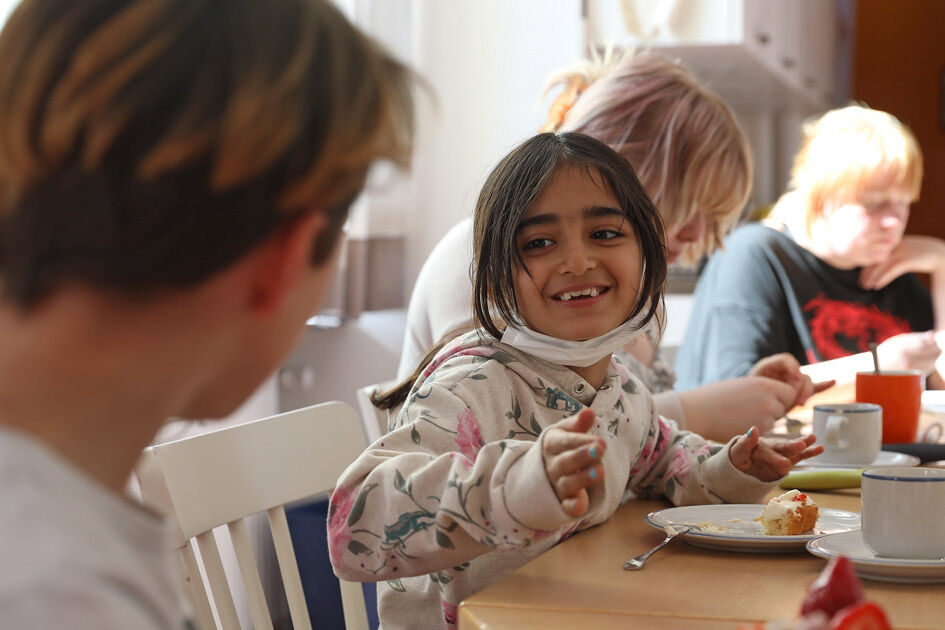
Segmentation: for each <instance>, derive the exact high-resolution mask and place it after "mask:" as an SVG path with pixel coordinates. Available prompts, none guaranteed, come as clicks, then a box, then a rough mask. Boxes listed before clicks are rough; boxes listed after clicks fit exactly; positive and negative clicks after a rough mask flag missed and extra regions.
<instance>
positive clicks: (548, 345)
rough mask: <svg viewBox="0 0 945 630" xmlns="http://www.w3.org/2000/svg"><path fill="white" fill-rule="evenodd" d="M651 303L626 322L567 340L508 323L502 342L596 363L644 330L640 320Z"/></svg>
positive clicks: (561, 359) (544, 355) (565, 360)
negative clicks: (595, 334)
mask: <svg viewBox="0 0 945 630" xmlns="http://www.w3.org/2000/svg"><path fill="white" fill-rule="evenodd" d="M648 310H649V309H648V307H646V308H644V309H643V310H641V311H640V313H638V314H637V315H636V317H634V318H633V319H631V320H630V321H627V322H624V323H623V324H621V325H620V326H618V327H617V328H614V329H613V330H611V331H610V332H609V333H606V334H603V335H601V336H600V337H594V338H593V339H587V340H585V341H568V340H567V339H558V338H556V337H549V336H548V335H545V334H542V333H540V332H536V331H534V330H532V329H531V328H529V327H528V326H525V325H524V324H523V325H520V326H513V325H511V324H510V325H509V326H508V327H507V328H506V329H505V332H504V333H503V334H502V343H505V344H508V345H510V346H512V347H513V348H517V349H519V350H521V351H522V352H527V353H528V354H530V355H532V356H533V357H537V358H539V359H543V360H545V361H549V362H551V363H557V364H559V365H568V366H574V367H587V366H589V365H594V364H595V363H597V362H598V361H600V360H601V359H603V358H604V357H606V356H607V355H610V354H613V353H614V351H615V350H617V349H618V348H622V347H623V346H625V345H626V344H627V343H629V342H631V341H633V340H634V339H636V338H637V337H638V336H640V335H641V334H642V333H643V330H644V329H641V328H640V321H641V320H642V319H643V318H644V317H645V316H646V313H647V311H648Z"/></svg>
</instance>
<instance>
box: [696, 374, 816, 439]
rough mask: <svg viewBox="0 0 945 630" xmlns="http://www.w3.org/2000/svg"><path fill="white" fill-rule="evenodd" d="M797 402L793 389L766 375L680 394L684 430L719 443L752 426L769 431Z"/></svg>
mask: <svg viewBox="0 0 945 630" xmlns="http://www.w3.org/2000/svg"><path fill="white" fill-rule="evenodd" d="M808 380H809V379H808ZM796 399H797V391H796V390H795V389H794V387H792V386H791V385H788V384H787V383H783V382H781V381H779V380H777V379H773V378H768V377H767V376H743V377H741V378H732V379H727V380H724V381H718V382H715V383H709V384H708V385H703V386H702V387H697V388H695V389H690V390H686V391H682V392H679V400H680V403H681V404H682V408H683V413H684V414H685V418H686V428H688V429H689V430H691V431H694V432H695V433H699V434H700V435H702V436H703V437H706V438H708V439H710V440H716V441H719V442H727V441H728V440H729V438H731V437H732V436H733V435H738V434H739V433H744V432H745V431H747V430H748V428H749V427H750V426H752V425H757V426H758V428H760V429H761V431H762V432H767V431H770V430H771V428H772V427H773V426H774V423H775V422H776V421H777V420H778V418H780V417H781V416H783V415H784V414H785V413H786V412H787V410H788V409H790V408H791V407H793V406H794V401H795V400H796Z"/></svg>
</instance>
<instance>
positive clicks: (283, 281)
mask: <svg viewBox="0 0 945 630" xmlns="http://www.w3.org/2000/svg"><path fill="white" fill-rule="evenodd" d="M326 224H327V219H326V217H325V213H324V212H319V211H315V212H306V213H305V214H303V215H300V216H298V217H295V218H293V219H290V220H288V221H286V222H285V224H284V225H282V226H280V227H279V228H277V229H276V231H275V232H273V233H272V234H271V235H270V236H269V238H267V239H266V241H265V242H264V243H263V244H262V246H261V247H260V250H259V251H258V252H257V256H258V260H257V261H256V264H255V265H254V273H253V276H252V286H251V288H250V294H249V306H250V308H251V309H252V311H253V313H254V314H256V315H258V316H262V317H265V316H268V315H270V314H272V313H273V312H274V311H276V310H278V308H279V306H280V305H281V304H282V302H283V301H284V300H285V298H286V296H287V295H288V293H289V292H290V291H291V289H292V288H293V287H294V286H295V285H296V284H297V283H298V282H299V281H300V279H301V278H302V277H303V276H304V274H305V273H306V272H307V271H308V270H309V269H310V267H311V266H312V263H311V260H312V245H313V244H314V242H315V239H316V236H317V235H318V233H319V232H320V231H321V230H323V229H324V228H325V226H326Z"/></svg>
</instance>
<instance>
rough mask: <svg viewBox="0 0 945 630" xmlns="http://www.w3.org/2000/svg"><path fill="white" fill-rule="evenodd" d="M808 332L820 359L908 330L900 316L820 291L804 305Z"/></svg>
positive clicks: (866, 346)
mask: <svg viewBox="0 0 945 630" xmlns="http://www.w3.org/2000/svg"><path fill="white" fill-rule="evenodd" d="M804 312H805V313H806V314H807V316H808V325H809V326H810V335H811V338H812V339H813V341H814V345H815V346H817V350H818V352H820V357H821V360H823V361H829V360H830V359H839V358H841V357H846V356H849V355H851V354H856V353H858V352H866V351H867V350H869V344H870V342H876V343H882V342H883V341H885V340H886V339H889V338H890V337H892V336H894V335H898V334H900V333H907V332H912V329H911V328H910V327H909V323H908V322H906V320H904V319H902V318H901V317H896V316H895V315H891V314H890V313H886V312H883V311H881V310H879V309H878V308H877V307H876V306H867V305H865V304H857V303H855V302H843V301H840V300H831V299H830V298H828V297H827V296H825V295H824V294H823V293H818V294H817V297H815V298H813V299H812V300H810V301H809V302H808V303H807V304H805V305H804Z"/></svg>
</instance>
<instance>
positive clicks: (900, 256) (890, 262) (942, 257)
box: [860, 234, 945, 290]
mask: <svg viewBox="0 0 945 630" xmlns="http://www.w3.org/2000/svg"><path fill="white" fill-rule="evenodd" d="M940 272H945V241H943V240H942V239H940V238H936V237H934V236H918V235H912V234H910V235H907V236H903V237H902V240H901V241H900V242H899V244H898V245H897V246H896V247H895V248H894V249H893V250H892V253H891V254H890V255H889V258H887V259H886V260H885V261H883V262H881V263H877V264H875V265H870V266H869V267H864V268H863V270H862V271H861V272H860V286H861V287H863V288H864V289H873V290H876V289H882V288H883V287H885V286H886V285H887V284H889V283H890V282H892V281H893V280H895V279H896V278H898V277H899V276H901V275H902V274H904V273H929V274H934V273H940Z"/></svg>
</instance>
